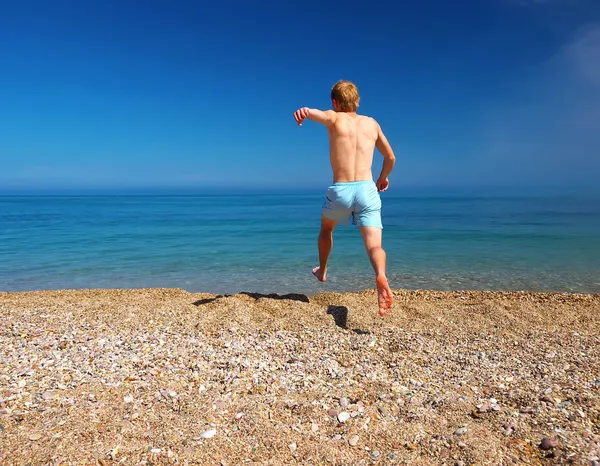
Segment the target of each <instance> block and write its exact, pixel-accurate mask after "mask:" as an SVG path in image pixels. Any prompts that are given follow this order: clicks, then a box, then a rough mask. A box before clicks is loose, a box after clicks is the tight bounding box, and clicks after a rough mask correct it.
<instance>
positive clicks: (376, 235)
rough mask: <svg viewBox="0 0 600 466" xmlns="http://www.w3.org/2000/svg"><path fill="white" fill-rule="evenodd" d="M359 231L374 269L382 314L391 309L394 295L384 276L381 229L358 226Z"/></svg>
mask: <svg viewBox="0 0 600 466" xmlns="http://www.w3.org/2000/svg"><path fill="white" fill-rule="evenodd" d="M360 232H361V234H362V237H363V241H364V243H365V248H366V250H367V253H368V254H369V260H370V261H371V265H372V266H373V270H374V271H375V284H376V285H377V300H378V302H379V314H380V315H382V316H384V315H386V314H387V313H388V312H390V310H391V309H392V304H393V303H394V296H393V295H392V290H390V286H389V284H388V281H387V277H386V276H385V267H386V255H385V251H384V250H383V248H382V247H381V237H382V230H381V228H377V227H360Z"/></svg>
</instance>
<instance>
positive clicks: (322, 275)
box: [312, 267, 327, 282]
mask: <svg viewBox="0 0 600 466" xmlns="http://www.w3.org/2000/svg"><path fill="white" fill-rule="evenodd" d="M312 273H313V275H314V276H315V277H317V280H319V281H320V282H324V281H325V280H327V270H325V271H323V272H321V267H315V268H314V269H313V270H312Z"/></svg>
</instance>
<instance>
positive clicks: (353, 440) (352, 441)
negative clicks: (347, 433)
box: [348, 435, 359, 447]
mask: <svg viewBox="0 0 600 466" xmlns="http://www.w3.org/2000/svg"><path fill="white" fill-rule="evenodd" d="M358 440H359V437H358V435H353V436H352V437H350V440H348V443H349V444H350V446H351V447H355V446H356V445H358Z"/></svg>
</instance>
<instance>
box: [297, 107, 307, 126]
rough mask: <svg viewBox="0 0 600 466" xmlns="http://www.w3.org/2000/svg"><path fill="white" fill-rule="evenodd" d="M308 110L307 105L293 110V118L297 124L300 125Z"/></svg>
mask: <svg viewBox="0 0 600 466" xmlns="http://www.w3.org/2000/svg"><path fill="white" fill-rule="evenodd" d="M309 112H310V110H309V108H308V107H302V108H299V109H298V110H296V111H295V112H294V119H295V120H296V123H298V126H302V122H303V121H304V120H306V117H308V113H309Z"/></svg>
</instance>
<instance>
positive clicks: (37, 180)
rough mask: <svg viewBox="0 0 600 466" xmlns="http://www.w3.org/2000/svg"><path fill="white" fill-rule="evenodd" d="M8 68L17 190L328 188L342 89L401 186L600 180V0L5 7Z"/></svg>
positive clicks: (1, 55)
mask: <svg viewBox="0 0 600 466" xmlns="http://www.w3.org/2000/svg"><path fill="white" fill-rule="evenodd" d="M0 69H1V72H0V163H1V165H0V167H1V169H0V191H2V192H25V191H37V190H41V191H44V190H45V191H52V190H55V191H56V190H72V191H89V190H104V189H107V190H132V189H133V190H135V189H179V190H205V189H212V188H218V189H236V188H240V187H242V188H243V187H249V188H261V189H263V188H272V189H283V188H303V187H310V188H318V187H325V186H326V185H327V184H328V183H329V181H330V179H331V175H330V169H329V162H328V154H327V137H326V132H325V131H324V129H323V128H322V127H319V126H318V125H316V124H311V123H307V124H306V125H304V126H303V127H301V128H299V127H297V126H296V125H295V124H294V121H293V118H292V113H293V111H294V110H296V109H297V108H298V107H300V106H311V107H319V108H327V107H328V106H330V101H329V91H330V88H331V86H332V85H333V84H334V83H335V81H337V80H338V79H350V80H353V81H354V82H355V83H356V84H357V85H358V86H359V90H360V92H361V108H360V111H361V112H362V113H365V114H368V115H371V116H374V117H375V118H377V119H378V121H379V122H380V124H381V125H382V127H383V129H384V131H385V132H386V133H387V135H388V138H389V140H390V142H391V143H392V145H393V147H394V149H395V151H396V154H397V167H396V169H395V171H394V172H393V174H392V176H391V179H390V181H391V188H394V187H395V186H409V187H410V186H458V187H470V186H485V185H497V186H504V187H506V188H507V189H510V188H511V187H523V186H538V185H543V186H592V185H594V184H596V179H597V176H598V173H599V172H600V131H598V129H599V128H600V4H599V3H598V1H597V0H470V1H466V0H456V1H452V2H449V1H447V0H438V1H433V0H423V1H419V2H392V1H390V2H351V1H346V2H317V1H314V2H313V1H303V2H280V1H272V2H259V1H256V2H252V1H243V2H242V1H223V2H221V3H218V2H202V1H183V0H178V1H144V2H138V1H129V0H119V1H109V0H106V1H102V2H99V1H91V0H89V1H86V0H84V1H80V0H79V1H62V0H57V1H54V2H48V1H45V0H44V1H39V2H35V1H26V0H25V1H22V2H10V3H8V2H5V4H4V5H3V7H2V14H1V15H0ZM380 166H381V158H380V157H379V156H377V162H376V164H375V167H374V172H375V173H374V175H375V176H377V172H378V170H379V168H380Z"/></svg>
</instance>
